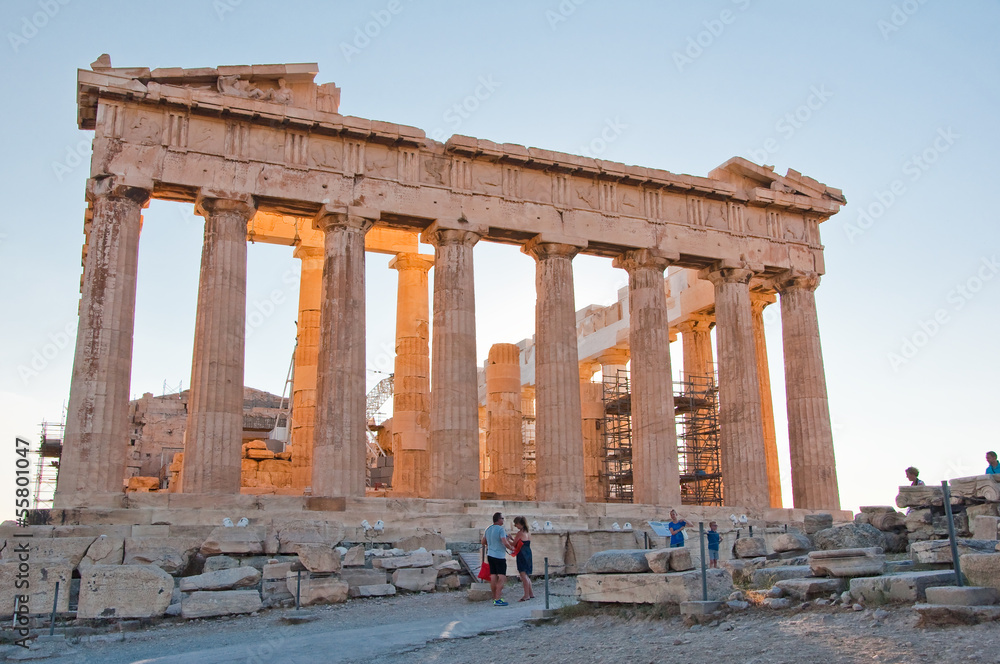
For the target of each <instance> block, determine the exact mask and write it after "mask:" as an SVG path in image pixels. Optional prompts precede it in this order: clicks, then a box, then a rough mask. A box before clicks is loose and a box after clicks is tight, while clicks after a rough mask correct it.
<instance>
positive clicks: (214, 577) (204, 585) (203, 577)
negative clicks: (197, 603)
mask: <svg viewBox="0 0 1000 664" xmlns="http://www.w3.org/2000/svg"><path fill="white" fill-rule="evenodd" d="M260 577H261V574H260V572H258V571H257V570H256V569H254V568H253V567H233V568H230V569H220V570H217V571H215V572H206V573H205V574H198V575H196V576H187V577H184V578H182V579H181V585H180V588H181V592H192V591H195V590H237V589H239V588H252V587H255V586H256V585H257V584H258V583H259V582H260Z"/></svg>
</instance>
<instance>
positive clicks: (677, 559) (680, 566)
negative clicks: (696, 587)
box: [670, 549, 694, 572]
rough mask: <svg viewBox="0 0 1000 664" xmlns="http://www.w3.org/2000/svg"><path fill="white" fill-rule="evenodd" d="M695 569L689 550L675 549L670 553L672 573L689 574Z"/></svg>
mask: <svg viewBox="0 0 1000 664" xmlns="http://www.w3.org/2000/svg"><path fill="white" fill-rule="evenodd" d="M692 569H694V562H693V561H692V560H691V552H690V551H688V550H687V549H673V550H672V551H671V552H670V571H671V572H687V571H688V570H692Z"/></svg>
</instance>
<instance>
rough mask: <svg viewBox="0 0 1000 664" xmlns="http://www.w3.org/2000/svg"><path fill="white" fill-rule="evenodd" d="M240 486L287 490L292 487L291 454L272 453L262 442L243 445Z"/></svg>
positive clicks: (257, 441) (254, 441)
mask: <svg viewBox="0 0 1000 664" xmlns="http://www.w3.org/2000/svg"><path fill="white" fill-rule="evenodd" d="M241 464H242V467H241V472H240V485H241V486H245V487H253V488H267V489H269V488H275V489H287V488H290V487H291V486H292V453H291V452H272V451H271V450H269V449H267V444H266V443H264V441H263V440H251V441H249V442H247V443H243V459H242V461H241Z"/></svg>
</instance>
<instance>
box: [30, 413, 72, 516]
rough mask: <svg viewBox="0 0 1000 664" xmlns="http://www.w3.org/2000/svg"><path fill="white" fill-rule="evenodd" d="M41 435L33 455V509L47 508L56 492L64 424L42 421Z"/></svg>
mask: <svg viewBox="0 0 1000 664" xmlns="http://www.w3.org/2000/svg"><path fill="white" fill-rule="evenodd" d="M41 426H42V435H41V436H40V440H39V443H38V448H37V449H35V450H34V451H33V455H34V457H35V500H34V509H36V510H37V509H49V508H51V507H52V501H53V500H54V498H55V494H56V481H57V480H58V479H59V459H60V457H61V456H62V442H63V432H64V431H65V430H66V425H65V424H55V423H53V422H42V425H41Z"/></svg>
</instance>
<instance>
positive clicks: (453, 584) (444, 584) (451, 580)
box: [434, 574, 462, 591]
mask: <svg viewBox="0 0 1000 664" xmlns="http://www.w3.org/2000/svg"><path fill="white" fill-rule="evenodd" d="M461 587H462V582H461V580H460V579H459V578H458V575H457V574H452V575H450V576H440V577H438V579H437V582H436V583H435V584H434V590H444V591H447V590H458V589H459V588H461Z"/></svg>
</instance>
